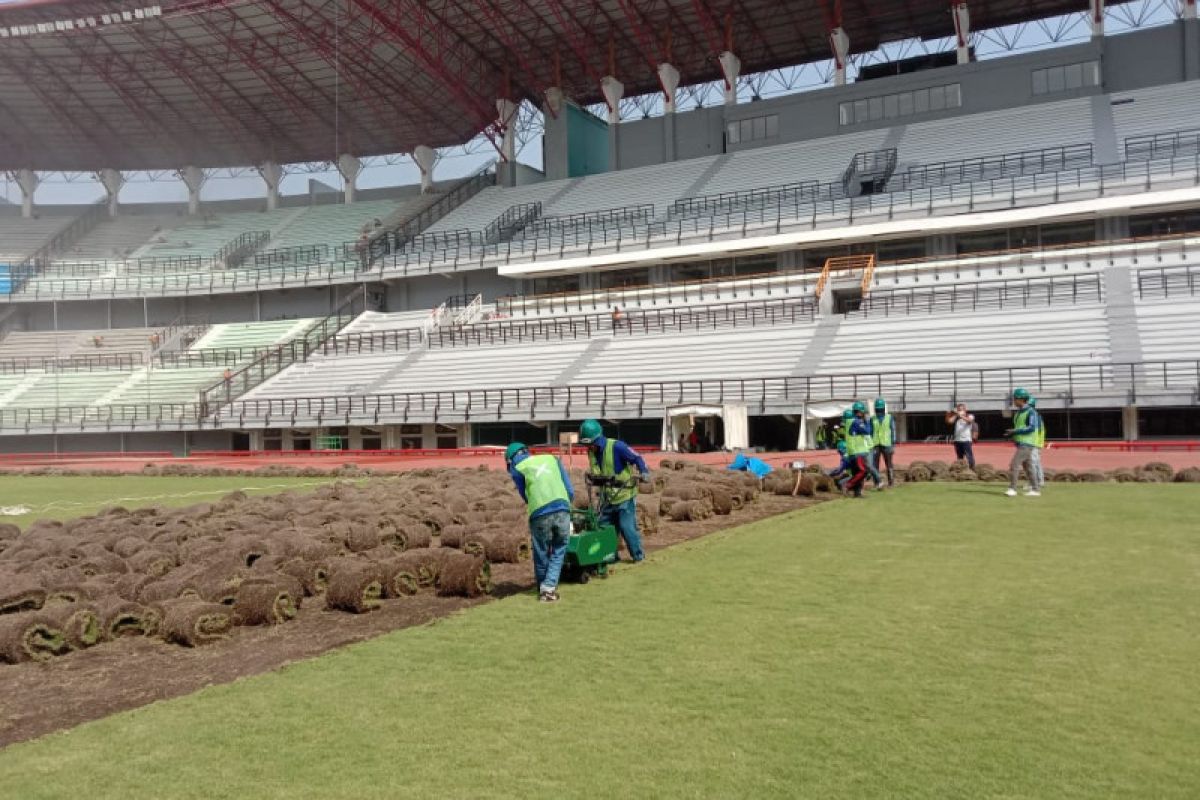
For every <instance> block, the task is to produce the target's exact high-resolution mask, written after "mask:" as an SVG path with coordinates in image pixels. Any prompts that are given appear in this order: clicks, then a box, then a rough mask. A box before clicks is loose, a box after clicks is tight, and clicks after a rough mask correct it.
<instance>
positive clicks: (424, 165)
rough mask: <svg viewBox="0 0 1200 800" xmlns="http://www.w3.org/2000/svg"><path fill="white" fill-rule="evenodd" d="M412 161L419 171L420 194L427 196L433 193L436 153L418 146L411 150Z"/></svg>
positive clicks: (423, 146)
mask: <svg viewBox="0 0 1200 800" xmlns="http://www.w3.org/2000/svg"><path fill="white" fill-rule="evenodd" d="M413 161H414V162H415V163H416V165H417V169H419V170H421V193H422V194H429V193H430V192H432V191H433V166H434V164H436V163H437V151H436V150H434V149H433V148H432V147H427V146H426V145H423V144H419V145H417V146H416V147H414V148H413Z"/></svg>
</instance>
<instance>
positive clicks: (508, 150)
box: [496, 98, 517, 163]
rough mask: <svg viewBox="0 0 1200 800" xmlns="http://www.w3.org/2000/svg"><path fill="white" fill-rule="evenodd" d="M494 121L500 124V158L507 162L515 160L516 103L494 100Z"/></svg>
mask: <svg viewBox="0 0 1200 800" xmlns="http://www.w3.org/2000/svg"><path fill="white" fill-rule="evenodd" d="M496 115H497V116H496V121H497V122H498V123H499V124H500V132H501V134H502V136H501V140H500V160H501V161H507V162H509V163H512V162H515V161H516V160H517V104H516V103H514V102H513V101H512V100H508V99H506V98H500V99H499V100H497V101H496Z"/></svg>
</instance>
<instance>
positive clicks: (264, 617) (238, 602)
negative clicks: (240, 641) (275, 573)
mask: <svg viewBox="0 0 1200 800" xmlns="http://www.w3.org/2000/svg"><path fill="white" fill-rule="evenodd" d="M295 616H296V600H295V598H294V597H293V595H292V593H291V592H290V591H289V590H288V589H287V588H286V587H284V586H282V585H280V584H278V583H275V582H273V581H270V580H268V579H262V578H255V579H253V580H250V581H246V582H244V583H243V584H242V585H241V586H239V587H238V589H237V597H236V599H235V600H234V602H233V620H234V622H236V623H237V624H238V625H281V624H283V623H285V622H287V621H288V620H290V619H293V618H294V617H295Z"/></svg>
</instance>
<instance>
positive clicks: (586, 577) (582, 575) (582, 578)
mask: <svg viewBox="0 0 1200 800" xmlns="http://www.w3.org/2000/svg"><path fill="white" fill-rule="evenodd" d="M591 579H592V576H591V575H589V574H588V572H587V570H584V571H583V572H580V573H579V582H580V583H587V582H588V581H590V580H591Z"/></svg>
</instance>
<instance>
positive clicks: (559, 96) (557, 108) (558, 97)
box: [546, 86, 566, 117]
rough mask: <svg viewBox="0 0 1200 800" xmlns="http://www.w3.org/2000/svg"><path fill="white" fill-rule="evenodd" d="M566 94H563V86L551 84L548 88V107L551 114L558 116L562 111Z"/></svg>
mask: <svg viewBox="0 0 1200 800" xmlns="http://www.w3.org/2000/svg"><path fill="white" fill-rule="evenodd" d="M565 100H566V96H565V95H564V94H563V90H562V87H561V86H551V87H550V88H549V89H547V90H546V108H547V109H549V111H550V116H552V117H557V116H558V115H559V114H561V113H562V109H563V102H564V101H565Z"/></svg>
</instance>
